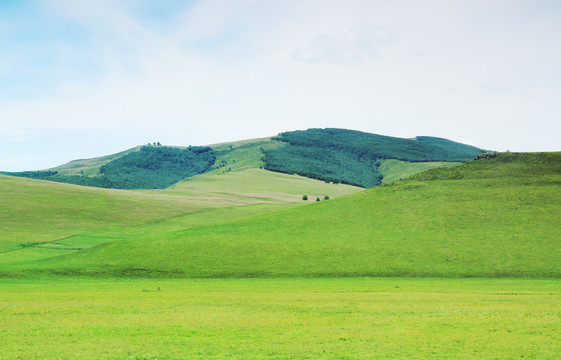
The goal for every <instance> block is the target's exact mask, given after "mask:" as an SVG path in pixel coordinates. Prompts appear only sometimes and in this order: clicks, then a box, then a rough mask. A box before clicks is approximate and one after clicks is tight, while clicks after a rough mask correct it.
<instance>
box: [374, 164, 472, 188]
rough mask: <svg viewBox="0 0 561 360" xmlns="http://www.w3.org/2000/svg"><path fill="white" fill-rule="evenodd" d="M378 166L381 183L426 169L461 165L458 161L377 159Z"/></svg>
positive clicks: (403, 177)
mask: <svg viewBox="0 0 561 360" xmlns="http://www.w3.org/2000/svg"><path fill="white" fill-rule="evenodd" d="M379 161H380V164H381V165H380V167H378V171H379V172H380V174H382V176H383V178H382V184H388V183H391V182H392V181H397V180H400V179H405V178H407V177H409V176H411V175H415V174H418V173H420V172H423V171H425V170H428V169H432V168H438V167H453V166H458V165H461V164H462V163H458V162H416V163H413V162H407V161H401V160H395V159H386V160H379Z"/></svg>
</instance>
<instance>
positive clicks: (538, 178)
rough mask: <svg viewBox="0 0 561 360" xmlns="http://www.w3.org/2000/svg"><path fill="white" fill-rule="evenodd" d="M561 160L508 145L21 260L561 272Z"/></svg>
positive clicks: (92, 270)
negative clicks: (229, 218)
mask: <svg viewBox="0 0 561 360" xmlns="http://www.w3.org/2000/svg"><path fill="white" fill-rule="evenodd" d="M559 164H561V153H553V154H503V155H501V156H499V157H497V158H495V159H482V160H478V161H476V162H471V163H468V164H466V165H462V166H460V167H455V168H448V169H436V170H430V171H429V172H428V173H427V172H425V173H422V174H420V175H417V176H416V177H417V178H416V179H411V180H407V181H401V182H397V183H393V184H391V185H388V186H382V187H379V188H374V189H371V190H368V191H364V192H360V193H357V194H354V195H351V196H347V197H342V198H339V199H335V200H330V201H323V202H320V203H318V204H314V205H309V206H303V207H298V208H295V209H290V210H284V211H282V212H277V213H270V214H265V215H260V216H258V217H254V218H251V219H247V220H242V221H234V222H231V223H228V224H221V225H210V226H203V227H198V228H192V229H189V230H185V231H178V232H173V233H169V234H159V235H158V236H147V237H144V238H135V239H128V240H125V241H122V242H115V243H108V244H106V245H104V246H101V247H97V248H95V249H90V250H86V251H83V252H80V253H76V254H74V256H66V257H61V258H56V259H51V260H46V261H43V262H39V263H35V264H26V265H25V267H26V268H27V269H36V270H38V271H47V272H49V271H51V270H48V269H52V270H56V271H57V272H62V273H67V274H73V273H74V274H81V273H86V274H104V275H107V276H114V275H141V276H155V275H157V276H187V277H191V276H194V277H223V276H233V277H238V276H241V277H244V276H351V275H352V276H451V277H457V276H459V277H469V276H481V277H486V276H491V277H495V276H513V277H559V276H561V265H560V264H559V259H560V258H561V246H560V245H561V235H560V233H559V229H560V228H561V206H560V205H559V204H560V203H561V187H560V186H559V185H561V168H560V165H559ZM84 264H88V267H87V268H85V267H84ZM139 269H142V270H139Z"/></svg>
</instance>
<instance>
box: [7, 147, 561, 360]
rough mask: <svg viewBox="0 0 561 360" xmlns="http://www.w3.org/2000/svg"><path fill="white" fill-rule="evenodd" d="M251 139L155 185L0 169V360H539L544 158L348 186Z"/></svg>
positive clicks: (552, 331)
mask: <svg viewBox="0 0 561 360" xmlns="http://www.w3.org/2000/svg"><path fill="white" fill-rule="evenodd" d="M263 141H264V143H262V144H259V145H258V146H257V145H256V143H255V142H246V143H239V144H236V145H232V146H231V144H223V145H219V147H220V150H219V151H217V154H218V156H217V158H218V159H221V160H224V162H222V161H221V162H220V163H219V164H220V165H222V164H223V165H224V166H219V167H216V168H215V169H214V170H212V171H211V172H210V173H207V174H203V175H199V176H195V177H193V178H191V179H189V180H185V181H183V182H180V183H178V184H176V185H175V186H174V187H173V188H170V189H163V190H139V191H125V190H108V189H97V188H86V187H80V186H74V185H68V184H59V183H51V182H45V181H37V180H29V179H22V178H12V177H7V176H0V194H1V196H2V207H0V218H1V219H2V221H1V222H0V328H1V329H2V332H1V333H0V359H44V358H55V359H75V358H81V359H170V360H171V359H223V358H229V359H435V358H437V359H521V358H524V359H557V358H558V356H559V353H561V339H560V338H559V336H558V334H559V333H560V332H561V310H560V309H561V280H560V279H556V278H558V277H561V265H560V263H559V259H560V258H561V234H560V233H559V229H560V228H561V206H560V205H559V204H560V203H561V153H551V154H501V155H499V156H498V157H496V158H490V159H481V160H477V161H474V162H470V163H467V164H465V165H461V166H458V167H453V168H445V169H432V170H429V171H426V172H422V173H420V174H417V175H414V176H412V177H411V178H410V179H407V180H403V181H396V182H392V183H390V184H387V185H383V186H380V187H377V188H374V189H370V190H367V191H359V192H357V191H358V190H359V189H358V188H354V187H349V186H344V185H333V184H327V183H325V182H321V181H315V180H311V179H307V178H302V177H298V176H295V175H284V174H278V173H272V172H268V171H265V170H261V169H259V168H257V167H256V164H259V162H256V161H258V160H256V158H255V156H256V155H258V154H259V152H260V150H259V147H260V146H263V145H264V146H268V144H267V142H268V141H269V140H263ZM269 145H271V144H269ZM230 146H231V147H230ZM236 147H243V148H242V149H239V150H243V153H242V152H241V151H234V150H235V149H236ZM240 154H244V155H240ZM385 165H388V171H389V172H391V171H394V173H398V172H403V171H409V170H410V168H409V167H408V165H405V166H403V164H401V163H388V164H385ZM229 168H231V169H230V170H228V169H229ZM391 168H393V169H394V170H391ZM405 169H408V170H405ZM304 193H305V194H308V196H309V197H310V198H311V200H312V201H309V203H308V204H305V202H303V201H302V200H301V196H302V194H304ZM347 194H350V195H348V196H343V195H347ZM322 195H329V196H330V197H335V198H334V199H330V200H328V201H320V202H315V201H313V200H314V197H315V196H318V197H320V196H322ZM303 204H304V205H303ZM299 205H303V206H299ZM384 276H388V277H384ZM433 276H437V277H439V278H432V277H433ZM173 277H177V278H180V279H171V278H173ZM412 277H415V278H412ZM473 277H477V278H473ZM490 277H496V279H490ZM148 278H153V279H148ZM218 278H222V279H218ZM468 278H469V279H468ZM158 290H160V291H158Z"/></svg>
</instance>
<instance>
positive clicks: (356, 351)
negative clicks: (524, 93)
mask: <svg viewBox="0 0 561 360" xmlns="http://www.w3.org/2000/svg"><path fill="white" fill-rule="evenodd" d="M1 281H2V282H1V286H0V328H2V329H3V330H2V335H1V340H2V341H1V345H0V347H1V349H2V351H1V354H0V358H2V359H45V358H49V359H76V358H80V359H168V360H171V359H226V358H227V359H521V358H524V359H557V358H558V356H559V353H561V339H560V337H559V333H560V332H561V282H560V281H559V280H531V281H529V280H519V279H518V280H516V279H502V280H500V279H499V280H497V279H495V280H492V279H491V280H490V279H463V280H458V279H403V278H401V279H399V278H393V279H384V278H379V279H370V278H362V279H356V278H355V279H305V278H301V279H269V280H267V279H229V280H217V279H213V280H153V281H149V280H141V281H139V280H133V281H125V280H111V281H99V280H98V281H92V280H83V279H74V280H69V279H59V280H56V279H48V280H44V281H40V280H34V281H32V282H25V281H21V280H17V281H15V280H6V279H4V280H1ZM158 288H160V289H161V291H157V289H158Z"/></svg>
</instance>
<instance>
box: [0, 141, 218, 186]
mask: <svg viewBox="0 0 561 360" xmlns="http://www.w3.org/2000/svg"><path fill="white" fill-rule="evenodd" d="M215 160H216V156H215V154H214V151H213V150H212V149H211V148H210V147H199V146H190V147H189V148H187V149H178V148H171V147H162V146H156V147H154V146H143V147H142V148H141V149H140V151H136V152H132V153H129V154H127V155H125V156H123V157H120V158H118V159H115V160H113V161H111V162H109V163H107V164H105V165H103V166H101V167H100V169H99V172H100V174H99V176H92V177H88V176H79V175H59V174H58V172H56V171H25V172H21V173H5V174H6V175H11V176H21V177H28V178H33V179H40V180H50V181H56V182H63V183H70V184H76V185H83V186H94V187H102V188H113V189H164V188H167V187H169V186H171V185H173V184H175V183H177V182H179V181H181V180H183V179H185V178H188V177H191V176H193V175H197V174H202V173H204V172H206V171H208V170H210V168H211V167H212V165H213V164H214V162H215Z"/></svg>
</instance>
